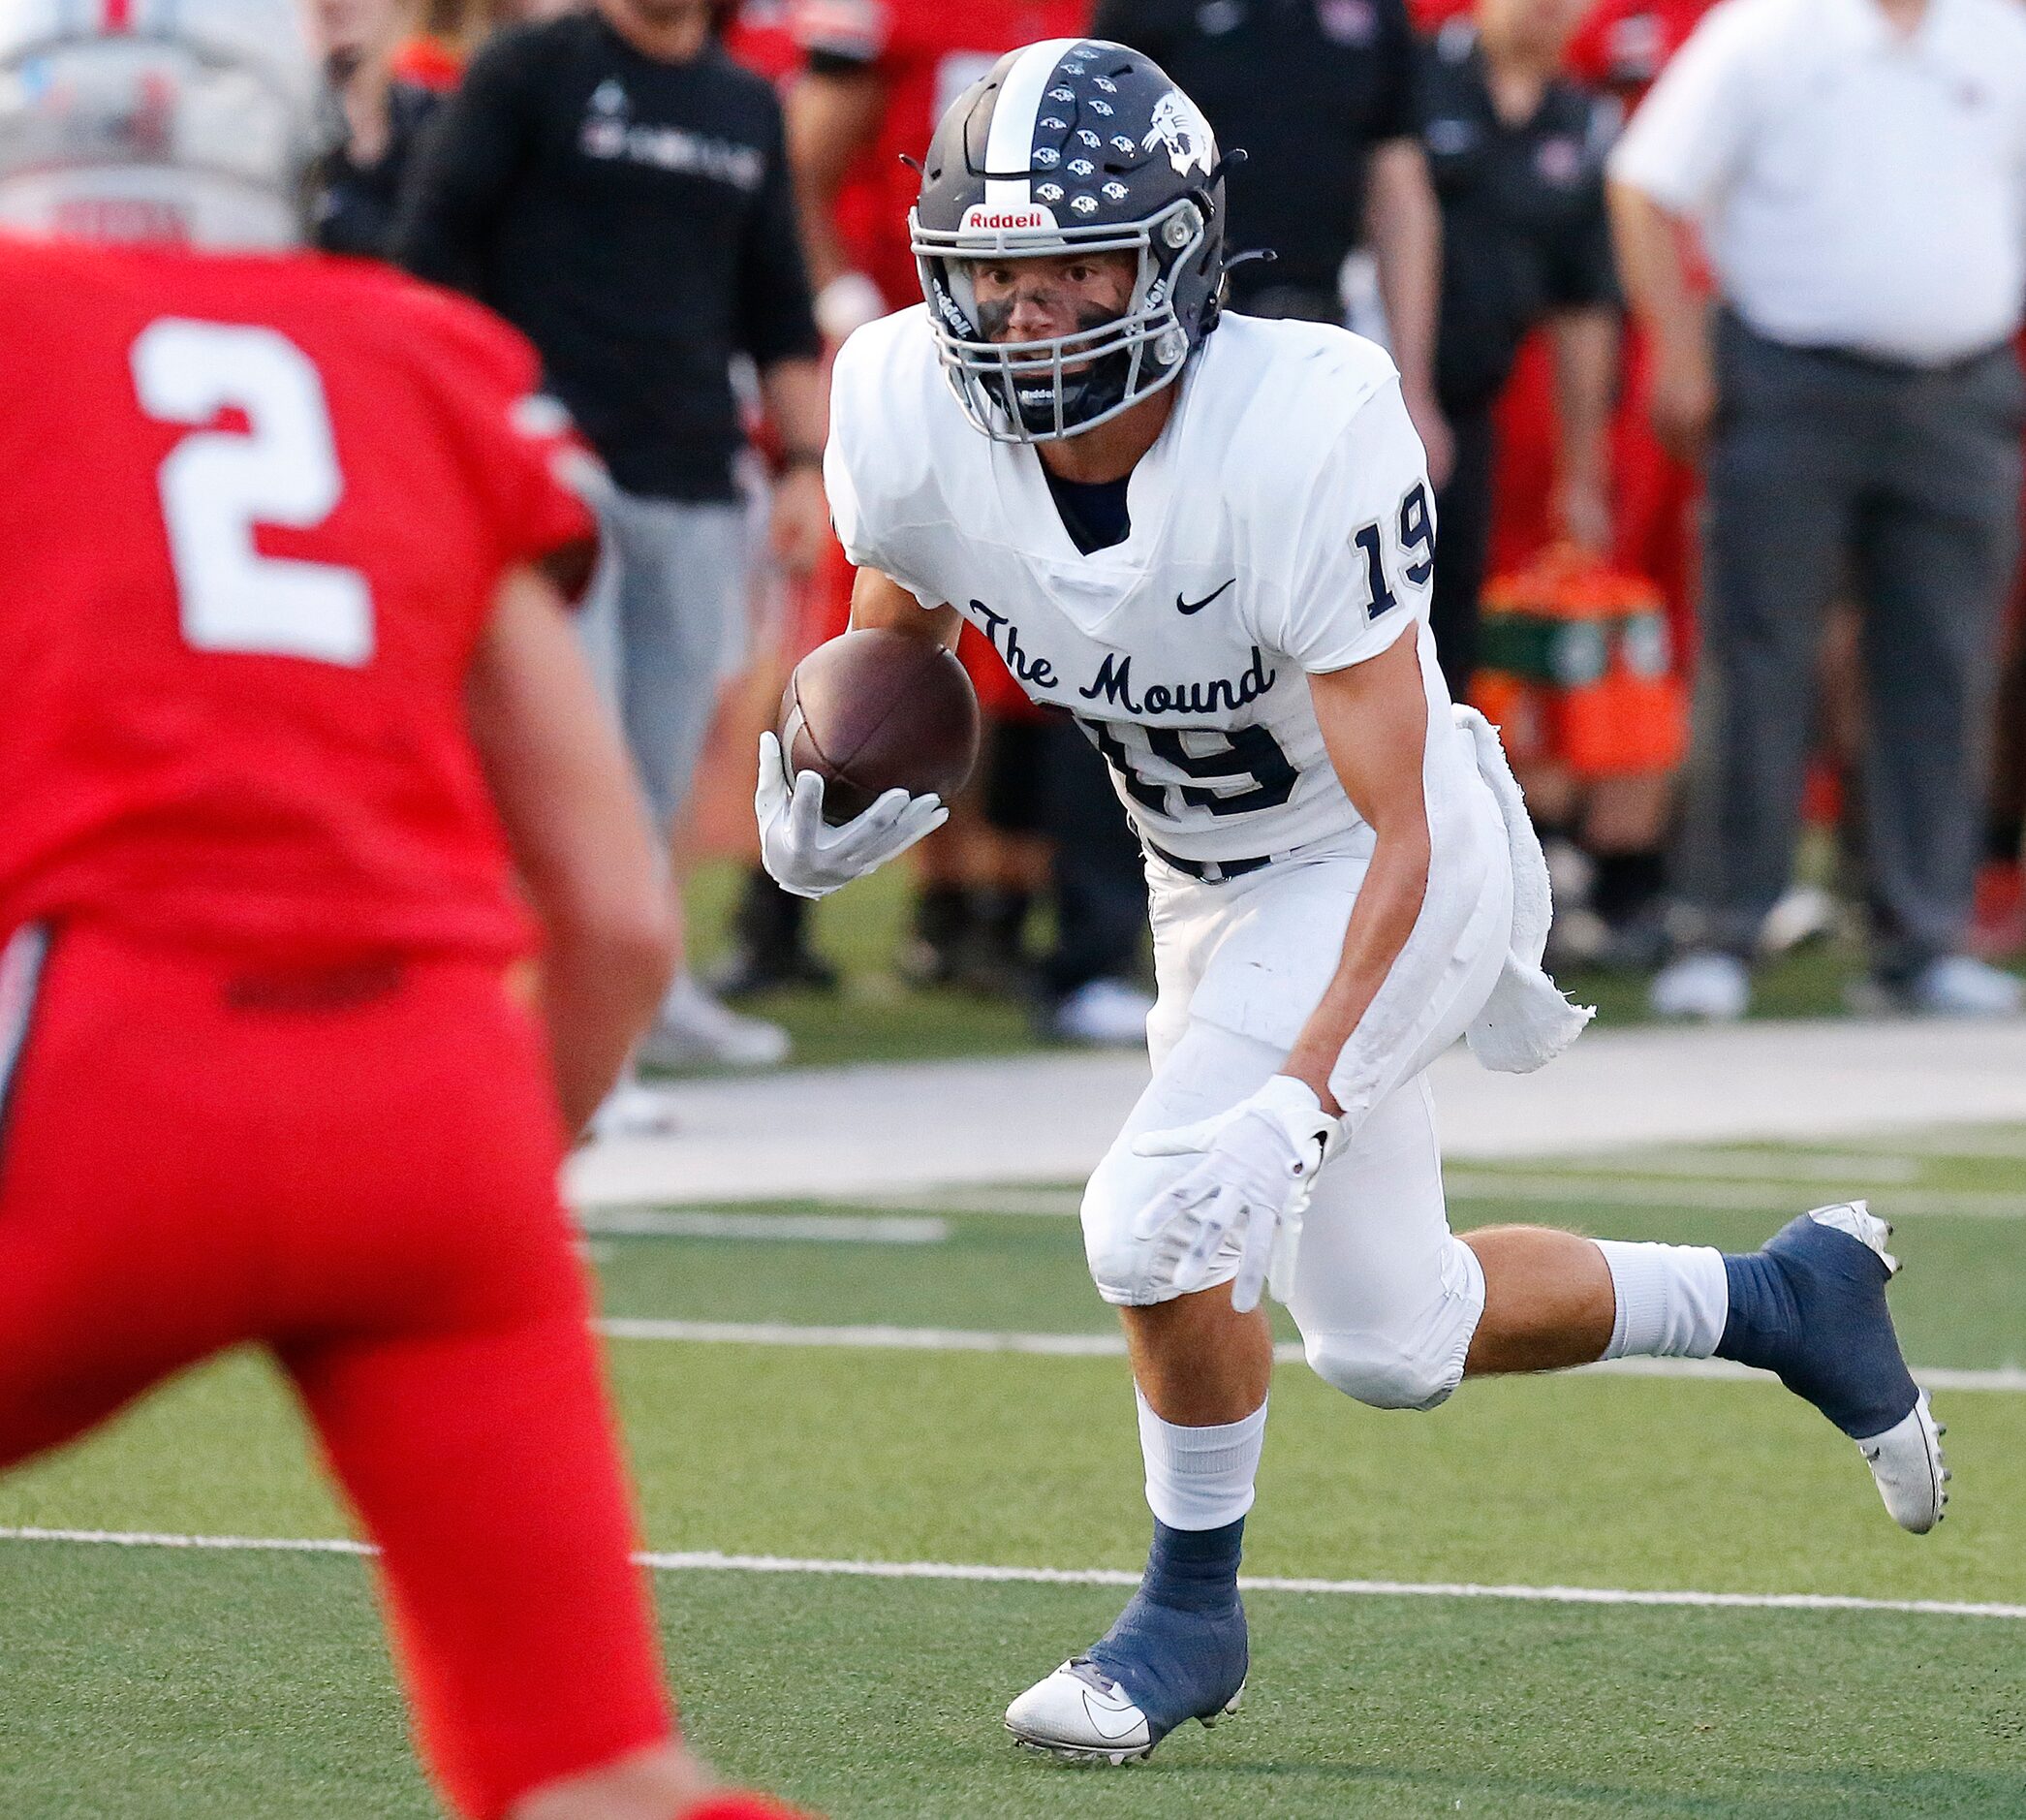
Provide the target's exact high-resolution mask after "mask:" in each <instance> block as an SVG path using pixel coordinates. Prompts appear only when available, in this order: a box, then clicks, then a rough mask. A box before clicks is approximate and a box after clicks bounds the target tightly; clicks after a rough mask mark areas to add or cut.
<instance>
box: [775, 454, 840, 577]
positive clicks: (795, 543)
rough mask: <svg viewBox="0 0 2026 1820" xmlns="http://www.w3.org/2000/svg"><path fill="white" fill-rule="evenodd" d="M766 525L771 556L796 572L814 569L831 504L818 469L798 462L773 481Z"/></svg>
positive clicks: (824, 540) (827, 531)
mask: <svg viewBox="0 0 2026 1820" xmlns="http://www.w3.org/2000/svg"><path fill="white" fill-rule="evenodd" d="M766 529H767V541H768V542H769V543H770V544H771V545H772V547H773V551H774V560H775V561H776V562H778V563H779V564H780V565H781V567H782V568H784V569H786V570H787V571H788V573H789V574H790V575H795V576H802V575H810V574H813V573H814V572H815V569H816V565H817V564H818V563H819V562H821V561H822V560H823V550H824V545H825V544H826V543H827V542H828V541H829V536H830V506H829V501H828V500H827V499H826V498H825V497H824V490H823V474H822V472H821V471H820V470H819V469H817V468H815V467H812V466H810V465H808V464H807V463H799V464H797V465H796V466H795V467H791V468H790V469H788V471H787V472H786V473H784V474H783V475H782V476H781V478H780V479H779V480H777V481H776V482H775V483H774V500H773V508H772V511H771V513H770V514H769V516H768V518H767V527H766Z"/></svg>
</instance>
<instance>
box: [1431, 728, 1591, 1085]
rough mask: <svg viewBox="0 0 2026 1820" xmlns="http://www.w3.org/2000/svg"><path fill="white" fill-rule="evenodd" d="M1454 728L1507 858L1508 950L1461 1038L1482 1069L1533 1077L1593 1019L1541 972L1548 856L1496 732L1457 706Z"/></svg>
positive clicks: (1548, 913)
mask: <svg viewBox="0 0 2026 1820" xmlns="http://www.w3.org/2000/svg"><path fill="white" fill-rule="evenodd" d="M1456 725H1457V726H1459V727H1461V728H1462V729H1464V731H1465V732H1467V733H1468V734H1469V735H1470V737H1471V741H1472V743H1473V745H1475V746H1476V748H1477V759H1478V774H1479V775H1480V776H1481V777H1482V778H1483V779H1484V781H1485V783H1487V784H1488V785H1489V786H1490V787H1491V794H1492V795H1493V796H1494V797H1495V798H1496V799H1497V800H1498V807H1499V814H1500V816H1501V817H1502V818H1503V820H1504V821H1505V824H1506V845H1507V848H1508V850H1509V851H1510V852H1511V854H1512V947H1511V948H1510V949H1509V950H1508V951H1507V955H1506V964H1505V967H1504V968H1503V970H1502V971H1501V972H1500V974H1499V979H1498V984H1497V986H1495V987H1493V988H1492V990H1491V996H1490V998H1489V999H1487V1000H1486V1001H1485V1004H1484V1009H1483V1010H1482V1011H1481V1013H1479V1015H1478V1020H1477V1021H1476V1022H1475V1023H1473V1024H1472V1025H1471V1026H1470V1028H1469V1030H1467V1031H1466V1032H1465V1033H1464V1040H1465V1041H1466V1042H1467V1043H1469V1045H1470V1050H1471V1053H1472V1054H1473V1055H1475V1056H1476V1057H1477V1058H1478V1060H1479V1061H1480V1062H1481V1063H1482V1064H1483V1065H1484V1066H1485V1067H1486V1068H1494V1069H1497V1070H1498V1071H1499V1072H1500V1073H1501V1074H1512V1075H1523V1074H1530V1073H1532V1071H1533V1070H1534V1069H1536V1068H1539V1067H1541V1066H1542V1065H1543V1063H1546V1062H1550V1061H1552V1060H1554V1058H1555V1057H1556V1056H1557V1055H1559V1054H1560V1053H1561V1052H1562V1051H1564V1050H1565V1049H1567V1048H1568V1047H1569V1046H1570V1044H1572V1043H1574V1041H1575V1039H1576V1038H1577V1037H1578V1036H1579V1035H1581V1034H1582V1028H1583V1025H1584V1024H1586V1023H1588V1022H1589V1021H1590V1020H1591V1019H1592V1018H1594V1017H1596V1016H1597V1011H1596V1008H1595V1007H1594V1006H1590V1005H1575V1004H1572V1003H1571V1002H1570V1001H1569V1000H1568V999H1567V998H1566V997H1564V996H1563V994H1562V990H1561V988H1559V987H1557V986H1556V985H1555V983H1554V982H1553V981H1552V980H1551V979H1549V978H1548V977H1547V975H1546V974H1545V973H1544V972H1543V971H1542V968H1541V957H1542V955H1543V953H1545V952H1546V949H1547V926H1548V924H1549V923H1550V922H1552V921H1553V919H1554V900H1553V895H1552V893H1551V891H1550V888H1549V885H1548V879H1547V859H1546V856H1545V855H1544V854H1543V853H1542V851H1541V837H1540V835H1538V834H1537V833H1535V832H1534V823H1533V818H1532V817H1531V816H1529V815H1528V814H1527V805H1526V800H1525V798H1523V797H1522V796H1521V795H1520V793H1519V784H1518V781H1517V780H1516V779H1515V778H1514V777H1513V775H1512V766H1511V765H1509V764H1507V762H1506V751H1505V747H1504V746H1502V745H1501V744H1500V743H1499V737H1498V729H1497V728H1496V727H1494V726H1492V724H1491V723H1490V722H1489V721H1487V720H1486V719H1485V718H1484V716H1483V715H1482V714H1481V713H1479V712H1478V710H1477V709H1476V708H1474V707H1459V708H1457V709H1456Z"/></svg>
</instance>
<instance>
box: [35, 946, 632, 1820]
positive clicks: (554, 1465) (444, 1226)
mask: <svg viewBox="0 0 2026 1820" xmlns="http://www.w3.org/2000/svg"><path fill="white" fill-rule="evenodd" d="M18 952H19V951H18V949H17V950H16V954H17V955H18ZM0 1105H4V1108H5V1114H4V1115H5V1124H4V1127H0V1464H7V1463H12V1462H13V1461H16V1460H18V1459H24V1458H26V1457H27V1456H29V1455H31V1454H35V1453H38V1452H40V1451H42V1450H43V1449H46V1448H50V1447H54V1446H56V1445H58V1444H59V1443H61V1442H64V1441H67V1440H69V1439H71V1438H72V1437H73V1436H76V1435H78V1434H80V1433H82V1432H83V1431H84V1430H85V1429H87V1428H91V1427H92V1426H93V1425H94V1424H96V1423H98V1422H101V1421H103V1420H104V1419H105V1418H106V1417H108V1416H109V1415H111V1414H112V1413H113V1412H114V1411H115V1410H117V1409H118V1408H119V1407H120V1406H121V1405H122V1404H123V1403H126V1402H127V1401H129V1400H130V1399H131V1398H133V1397H135V1396H139V1395H140V1393H141V1392H143V1391H145V1390H147V1389H148V1388H149V1386H151V1385H153V1384H155V1383H157V1382H159V1381H160V1380H161V1379H162V1378H164V1377H166V1376H167V1375H169V1374H170V1373H171V1372H172V1371H175V1370H177V1369H178V1368H179V1367H181V1366H184V1365H190V1364H192V1363H194V1362H195V1361H197V1360H200V1359H203V1358H205V1357H207V1356H209V1355H210V1354H212V1353H216V1352H219V1351H221V1350H223V1349H224V1348H226V1347H230V1346H235V1345H239V1344H242V1343H244V1342H248V1341H251V1342H255V1343H258V1344H261V1345H265V1346H266V1347H267V1348H269V1349H270V1350H271V1351H272V1353H273V1354H274V1356H275V1358H276V1359H277V1360H278V1361H279V1362H280V1364H281V1365H282V1367H283V1368H284V1369H285V1370H286V1371H287V1373H288V1375H289V1376H290V1378H291V1379H292V1380H293V1381H294V1383H295V1386H296V1391H297V1392H298V1393H299V1395H300V1396H301V1398H302V1402H303V1405H304V1407H305V1408H306V1410H307V1411H308V1414H309V1417H310V1420H311V1421H312V1422H313V1423H314V1424H315V1425H316V1429H317V1433H318V1435H319V1436H320V1438H321V1440H322V1443H323V1449H324V1454H325V1458H326V1459H327V1462H328V1464H329V1466H330V1469H331V1471H332V1473H333V1474H334V1475H335V1477H336V1478H337V1480H338V1482H339V1484H340V1485H342V1487H343V1488H344V1490H345V1492H346V1494H347V1495H348V1496H349V1498H350V1499H351V1502H352V1504H353V1506H354V1507H355V1509H356V1510H357V1511H358V1516H359V1518H360V1520H361V1522H362V1523H363V1525H364V1528H365V1531H366V1533H367V1534H368V1535H369V1536H370V1538H371V1539H372V1540H373V1541H374V1542H375V1543H377V1544H378V1545H379V1547H380V1550H381V1556H380V1560H379V1571H380V1574H381V1577H382V1581H383V1585H384V1590H385V1595H386V1602H387V1605H388V1608H389V1615H390V1624H391V1628H392V1630H393V1633H394V1637H395V1640H396V1645H397V1654H398V1656H399V1658H400V1660H401V1664H402V1667H403V1670H404V1673H405V1676H406V1679H407V1682H408V1687H409V1691H410V1694H411V1696H412V1700H413V1705H414V1711H415V1720H416V1727H417V1731H418V1734H419V1738H420V1742H421V1749H422V1752H423V1755H424V1757H425V1759H426V1760H427V1762H428V1764H429V1766H430V1768H431V1770H432V1771H433V1772H434V1773H435V1774H436V1776H437V1778H438V1780H439V1782H440V1783H441V1785H442V1787H443V1789H444V1790H445V1792H446V1795H447V1797H448V1799H449V1800H450V1802H451V1803H452V1805H453V1806H454V1807H455V1808H456V1809H457V1810H458V1811H460V1812H462V1813H465V1814H470V1815H476V1816H483V1817H488V1820H489V1817H490V1816H494V1815H498V1814H500V1813H502V1812H503V1811H504V1810H505V1809H506V1808H507V1807H508V1806H509V1805H510V1804H512V1803H513V1802H514V1800H515V1799H516V1798H517V1797H519V1796H520V1795H522V1794H524V1793H525V1792H527V1791H528V1790H529V1789H531V1788H534V1787H537V1786H539V1785H540V1784H542V1783H544V1782H546V1781H549V1780H552V1779H554V1778H555V1777H557V1776H561V1775H566V1774H569V1773H574V1772H577V1771H581V1770H585V1769H588V1768H590V1767H592V1766H593V1765H596V1764H599V1763H603V1762H605V1761H607V1760H608V1759H610V1758H612V1757H615V1756H618V1755H620V1754H622V1753H624V1752H626V1751H629V1750H633V1749H638V1748H639V1747H641V1746H643V1745H647V1744H651V1743H653V1742H656V1741H658V1740H660V1739H662V1738H665V1737H666V1736H668V1734H669V1731H670V1714H669V1710H668V1708H667V1705H666V1702H665V1699H664V1696H663V1692H662V1684H661V1676H660V1669H659V1660H658V1653H657V1649H656V1645H655V1641H654V1637H653V1632H652V1628H651V1620H650V1616H649V1602H648V1597H647V1588H646V1585H645V1584H644V1580H643V1576H642V1575H641V1573H640V1572H639V1570H638V1569H637V1568H635V1567H634V1566H633V1565H632V1563H631V1561H630V1558H629V1557H630V1554H631V1552H632V1550H633V1547H634V1526H633V1522H632V1518H631V1514H630V1510H629V1506H628V1500H627V1492H626V1487H625V1481H624V1476H623V1470H622V1466H621V1462H620V1459H619V1455H618V1449H617V1444H616V1440H615V1436H614V1433H613V1428H612V1423H611V1420H610V1416H609V1413H608V1408H607V1404H606V1399H605V1393H604V1388H603V1385H602V1383H601V1380H600V1373H599V1366H598V1360H597V1356H596V1352H595V1349H594V1346H593V1343H592V1339H591V1334H590V1330H589V1326H588V1315H589V1306H588V1297H587V1294H586V1290H585V1286H584V1282H583V1278H582V1272H581V1271H580V1269H579V1267H578V1265H577V1258H576V1255H575V1253H574V1251H573V1248H572V1243H571V1236H570V1231H569V1227H568V1225H567V1222H566V1219H565V1216H564V1213H563V1210H562V1208H561V1206H560V1204H559V1202H558V1200H557V1196H556V1189H555V1177H556V1167H557V1164H558V1161H559V1160H560V1156H561V1147H562V1146H561V1134H560V1130H559V1121H558V1117H557V1114H556V1111H555V1107H554V1103H553V1100H552V1096H551V1093H550V1089H549V1085H548V1077H547V1071H546V1067H545V1061H544V1056H543V1052H542V1045H541V1038H540V1034H539V1031H538V1029H537V1027H536V1025H535V1022H534V1020H533V1019H532V1018H531V1017H530V1016H529V1015H528V1014H527V1013H526V1012H525V1011H523V1010H521V1009H520V1008H518V1007H516V1006H515V1005H514V1004H513V1003H512V1002H510V1000H509V997H508V995H507V992H506V991H505V989H504V987H503V984H502V980H501V974H500V969H499V968H498V967H497V966H486V965H483V964H480V963H477V962H472V961H458V960H441V959H432V960H425V961H410V962H407V963H405V964H404V965H401V966H399V967H392V966H381V967H361V968H355V969H352V970H350V971H346V972H331V971H323V972H305V971H300V970H297V971H295V972H266V973H261V972H248V971H246V970H244V969H243V968H235V965H234V963H233V962H231V961H229V960H227V959H224V958H222V957H218V956H216V955H202V954H198V953H195V952H186V951H181V950H176V949H171V948H166V947H154V946H143V945H138V944H135V943H133V942H130V941H128V940H125V939H122V938H115V937H113V936H110V935H109V934H106V933H103V932H98V931H93V930H87V929H83V928H71V929H68V930H65V931H62V932H59V933H58V935H57V936H56V938H55V940H54V942H53V944H52V945H51V948H50V950H49V953H48V956H47V960H46V962H45V964H44V966H43V968H42V974H41V980H40V985H39V987H38V988H37V990H36V991H35V994H34V998H33V1002H32V1005H31V1007H30V1009H29V1012H28V1018H27V1024H26V1037H25V1041H24V1043H23V1045H22V1048H21V1051H20V1055H19V1060H18V1063H17V1065H16V1069H15V1070H14V1079H13V1082H12V1085H11V1090H10V1091H9V1092H8V1093H7V1094H6V1095H5V1098H4V1100H0Z"/></svg>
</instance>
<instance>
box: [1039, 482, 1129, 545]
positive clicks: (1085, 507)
mask: <svg viewBox="0 0 2026 1820" xmlns="http://www.w3.org/2000/svg"><path fill="white" fill-rule="evenodd" d="M1042 474H1043V476H1044V478H1045V479H1046V481H1047V483H1048V491H1049V493H1050V494H1052V495H1053V497H1054V500H1055V510H1056V511H1057V512H1059V513H1060V514H1061V515H1062V528H1063V529H1064V530H1066V531H1067V532H1069V534H1070V542H1071V543H1073V544H1075V546H1076V548H1077V549H1080V550H1081V551H1082V552H1083V553H1084V554H1085V555H1086V556H1087V555H1089V554H1090V552H1091V551H1092V550H1094V549H1110V548H1111V547H1112V546H1113V545H1114V544H1123V543H1124V542H1125V541H1126V539H1127V538H1128V537H1130V536H1131V535H1132V532H1133V520H1132V518H1131V517H1130V516H1128V514H1127V511H1126V488H1127V487H1128V486H1130V485H1131V483H1132V479H1133V477H1132V475H1130V474H1123V475H1121V476H1120V477H1119V478H1118V479H1117V480H1115V481H1066V480H1063V479H1062V478H1061V477H1060V476H1059V475H1057V474H1055V473H1054V472H1053V471H1052V470H1050V468H1049V467H1048V464H1047V463H1046V462H1045V461H1044V462H1043V463H1042Z"/></svg>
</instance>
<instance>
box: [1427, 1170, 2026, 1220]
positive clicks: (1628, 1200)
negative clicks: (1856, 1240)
mask: <svg viewBox="0 0 2026 1820" xmlns="http://www.w3.org/2000/svg"><path fill="white" fill-rule="evenodd" d="M1848 1185H1849V1187H1850V1188H1851V1190H1852V1192H1853V1193H1858V1192H1861V1191H1862V1189H1863V1185H1864V1184H1863V1183H1862V1182H1861V1180H1860V1181H1857V1182H1852V1183H1850V1184H1848ZM1443 1187H1444V1189H1445V1191H1446V1192H1447V1193H1448V1195H1449V1199H1450V1200H1451V1201H1531V1202H1544V1203H1546V1204H1548V1205H1550V1206H1570V1207H1678V1208H1699V1209H1702V1210H1704V1211H1717V1212H1736V1213H1774V1214H1777V1213H1786V1214H1793V1213H1798V1212H1800V1211H1801V1210H1802V1203H1803V1202H1804V1201H1806V1200H1807V1199H1808V1197H1807V1196H1806V1195H1799V1194H1796V1193H1794V1192H1793V1191H1792V1188H1790V1187H1789V1185H1788V1184H1787V1183H1785V1182H1773V1181H1769V1182H1766V1183H1765V1184H1764V1185H1762V1186H1761V1185H1760V1184H1759V1183H1757V1182H1749V1181H1668V1180H1666V1179H1665V1178H1663V1177H1656V1176H1603V1175H1593V1174H1590V1173H1588V1172H1583V1173H1581V1174H1574V1175H1556V1174H1551V1173H1549V1172H1547V1171H1544V1170H1543V1171H1528V1172H1526V1173H1524V1174H1522V1173H1519V1172H1517V1171H1512V1170H1498V1171H1492V1170H1476V1169H1451V1170H1449V1171H1448V1172H1446V1173H1445V1175H1444V1177H1443ZM1872 1198H1873V1199H1874V1200H1875V1202H1876V1204H1877V1205H1876V1207H1875V1208H1874V1211H1876V1212H1878V1213H1881V1214H1883V1215H1884V1216H1885V1217H1886V1219H1888V1220H1898V1219H1986V1220H2016V1219H2026V1195H2016V1194H2005V1193H2002V1192H2000V1191H1998V1190H1996V1189H1977V1188H1955V1189H1937V1188H1887V1189H1886V1190H1885V1191H1884V1192H1882V1193H1879V1194H1877V1195H1875V1196H1873V1197H1872Z"/></svg>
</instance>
